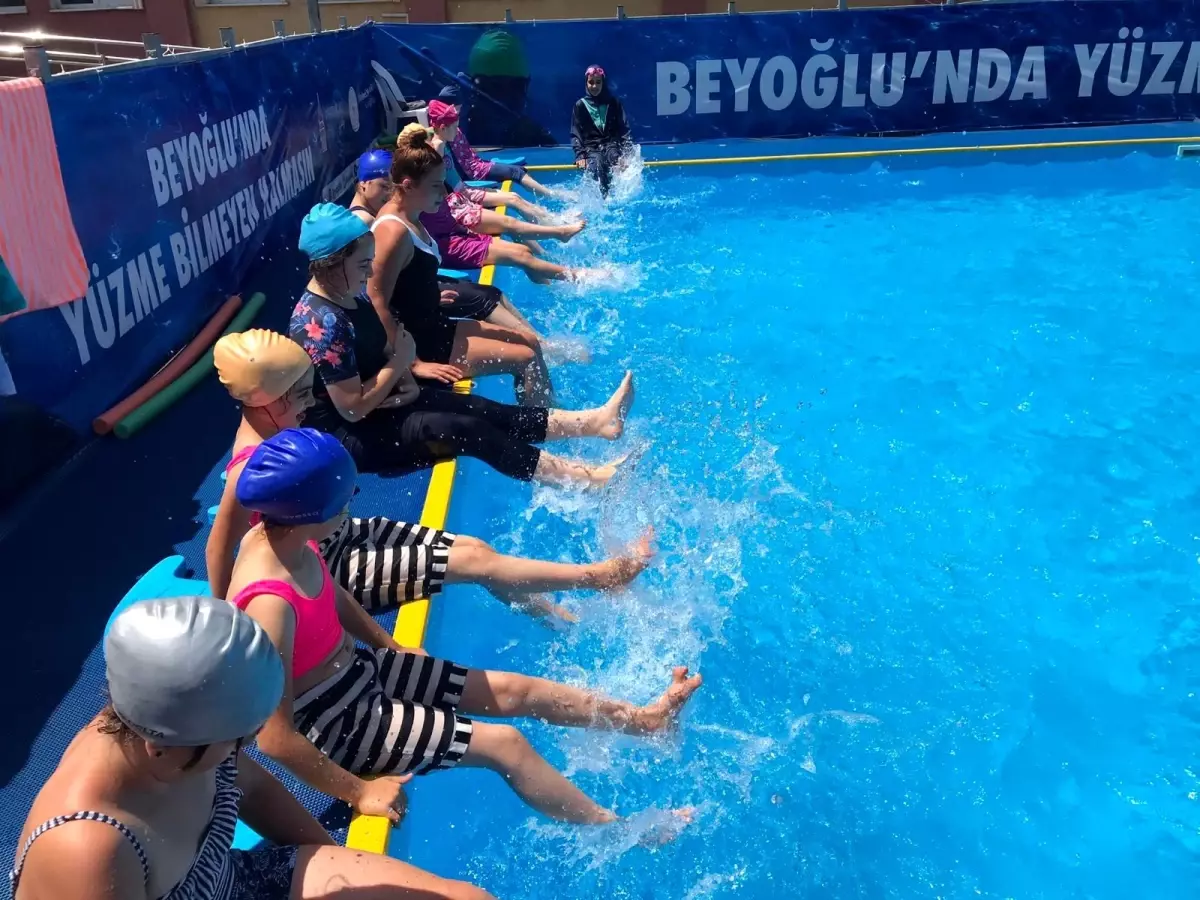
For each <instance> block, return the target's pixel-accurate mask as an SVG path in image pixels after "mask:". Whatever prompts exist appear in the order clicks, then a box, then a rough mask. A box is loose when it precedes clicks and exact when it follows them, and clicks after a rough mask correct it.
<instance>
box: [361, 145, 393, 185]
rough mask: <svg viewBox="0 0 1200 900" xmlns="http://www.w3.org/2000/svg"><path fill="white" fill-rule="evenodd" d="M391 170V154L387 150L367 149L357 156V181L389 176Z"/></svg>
mask: <svg viewBox="0 0 1200 900" xmlns="http://www.w3.org/2000/svg"><path fill="white" fill-rule="evenodd" d="M391 172H392V154H391V153H390V152H389V151H387V150H368V151H367V152H366V153H364V154H363V155H362V156H360V157H359V158H358V180H359V181H373V180H375V179H376V178H389V177H390V176H391Z"/></svg>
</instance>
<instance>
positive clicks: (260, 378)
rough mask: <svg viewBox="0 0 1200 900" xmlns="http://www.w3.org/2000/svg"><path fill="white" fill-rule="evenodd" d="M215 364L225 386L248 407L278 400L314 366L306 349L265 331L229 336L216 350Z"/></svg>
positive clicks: (223, 339) (280, 335) (281, 336)
mask: <svg viewBox="0 0 1200 900" xmlns="http://www.w3.org/2000/svg"><path fill="white" fill-rule="evenodd" d="M213 362H214V363H216V366H217V376H218V377H219V378H220V379H221V384H223V385H225V387H226V389H227V390H228V391H229V393H230V394H232V395H233V398H234V399H235V400H240V401H241V402H242V403H243V404H244V405H246V406H266V405H267V404H268V403H273V402H274V401H276V400H278V399H279V398H280V397H282V396H283V395H284V394H286V393H287V392H288V391H289V390H290V389H291V387H292V385H293V384H295V383H296V382H297V381H299V380H300V379H301V377H303V375H304V373H305V372H307V371H308V367H309V366H311V365H312V363H311V362H310V361H309V358H308V354H307V353H306V352H305V351H304V348H303V347H301V346H300V345H299V344H297V343H296V342H295V341H292V340H290V339H288V338H286V337H284V336H283V335H282V334H276V333H275V332H274V331H267V330H266V329H265V328H254V329H251V330H250V331H243V332H242V333H241V334H227V335H225V336H224V337H223V338H221V339H220V340H219V341H217V343H216V346H215V347H213Z"/></svg>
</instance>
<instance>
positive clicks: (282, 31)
mask: <svg viewBox="0 0 1200 900" xmlns="http://www.w3.org/2000/svg"><path fill="white" fill-rule="evenodd" d="M271 27H272V28H274V29H275V37H287V26H286V25H285V24H283V19H276V20H275V21H273V22H272V23H271Z"/></svg>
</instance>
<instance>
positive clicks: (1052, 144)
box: [525, 135, 1200, 172]
mask: <svg viewBox="0 0 1200 900" xmlns="http://www.w3.org/2000/svg"><path fill="white" fill-rule="evenodd" d="M1189 140H1200V135H1197V136H1196V137H1195V138H1186V137H1179V136H1176V137H1146V138H1105V139H1097V140H1092V141H1039V142H1036V143H1029V144H970V145H963V146H960V147H880V148H878V149H874V150H828V151H824V152H819V153H778V154H772V155H764V156H720V157H705V158H703V159H655V160H649V161H647V162H646V163H644V165H645V166H646V168H648V169H653V168H660V167H663V166H715V165H719V164H721V163H758V162H793V161H804V160H809V161H811V160H822V159H870V158H873V157H880V156H928V155H930V154H936V153H1005V152H1008V151H1011V150H1064V149H1070V148H1074V147H1129V146H1136V145H1139V144H1186V143H1187V142H1188V141H1189ZM525 168H526V169H528V170H529V171H530V172H567V171H570V170H571V169H574V168H575V166H574V165H569V164H567V163H555V164H554V165H541V166H526V167H525Z"/></svg>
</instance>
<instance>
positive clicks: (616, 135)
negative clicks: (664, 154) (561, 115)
mask: <svg viewBox="0 0 1200 900" xmlns="http://www.w3.org/2000/svg"><path fill="white" fill-rule="evenodd" d="M586 84H587V93H585V94H584V95H583V96H582V97H580V98H579V99H578V100H576V101H575V108H574V109H573V110H571V147H572V148H573V149H574V150H575V165H576V166H578V167H579V168H581V169H587V171H588V174H590V175H591V176H592V177H593V178H595V179H596V181H598V182H599V183H600V191H601V192H602V193H603V194H605V195H607V194H608V190H609V187H610V186H611V185H612V173H613V170H614V169H620V168H621V166H622V164H623V161H624V158H625V156H626V154H628V153H629V151H630V150H632V149H633V138H632V137H631V136H630V131H629V120H628V119H626V118H625V108H624V107H623V106H622V105H621V101H620V100H618V99H617V98H616V97H614V96H613V94H612V92H611V91H610V90H609V89H608V80H607V79H606V78H605V76H604V70H603V69H602V68H600V67H599V66H589V67H588V70H587V82H586Z"/></svg>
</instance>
